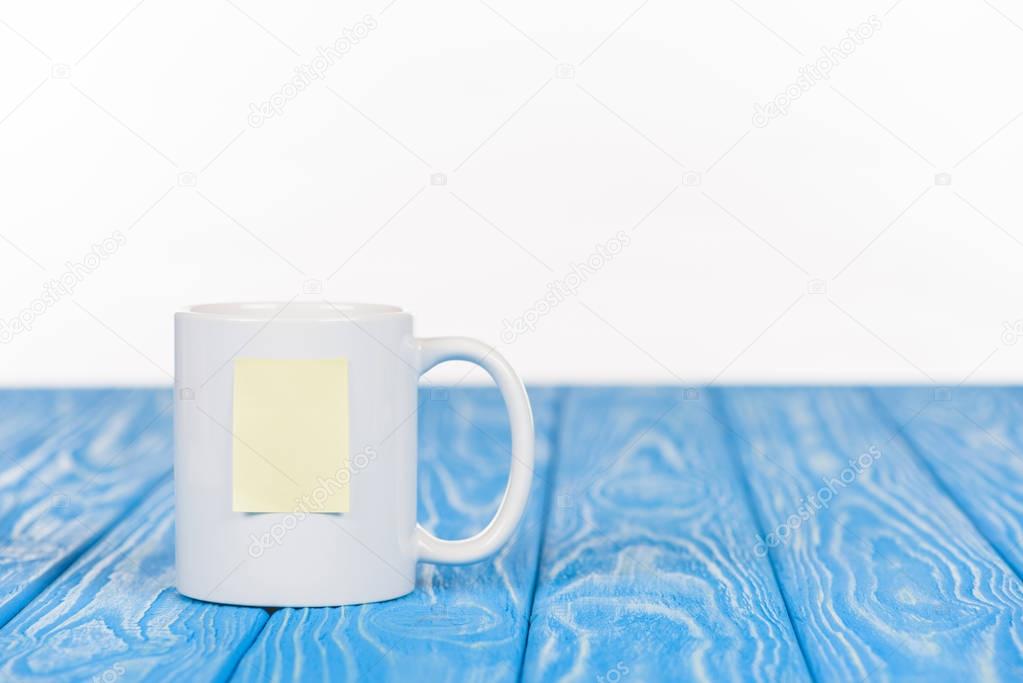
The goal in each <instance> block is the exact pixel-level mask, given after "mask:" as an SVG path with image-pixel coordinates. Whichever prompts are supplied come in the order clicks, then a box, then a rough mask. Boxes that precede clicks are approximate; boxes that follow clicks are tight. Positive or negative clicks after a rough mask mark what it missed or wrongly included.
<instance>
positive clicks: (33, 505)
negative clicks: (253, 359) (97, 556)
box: [0, 390, 171, 625]
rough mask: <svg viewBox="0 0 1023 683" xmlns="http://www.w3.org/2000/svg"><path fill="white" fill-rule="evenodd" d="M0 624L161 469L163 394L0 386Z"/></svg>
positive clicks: (165, 417) (165, 438) (164, 464)
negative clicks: (28, 388)
mask: <svg viewBox="0 0 1023 683" xmlns="http://www.w3.org/2000/svg"><path fill="white" fill-rule="evenodd" d="M0 415H2V416H3V417H2V419H0V439H2V441H0V443H2V448H3V450H2V453H3V455H2V457H0V625H2V624H4V623H6V622H7V621H8V620H9V619H10V618H11V617H12V616H13V615H14V614H16V613H17V611H18V610H19V609H21V608H22V607H23V606H24V605H25V604H26V603H27V602H28V601H29V600H30V599H31V598H32V597H34V596H35V595H37V594H38V593H39V591H41V590H42V589H43V588H44V587H45V586H46V585H47V584H48V583H50V582H51V581H52V580H53V579H54V577H56V576H57V575H58V574H59V573H60V572H61V571H63V570H64V569H65V568H66V567H67V566H68V565H69V564H70V563H71V562H72V561H73V560H74V559H75V558H76V557H78V556H79V555H80V554H81V553H82V551H83V550H85V549H86V548H88V547H89V545H90V544H92V543H93V542H94V541H95V540H96V539H97V538H99V536H100V535H101V534H102V533H103V532H104V530H106V529H107V528H109V527H110V526H111V525H112V524H113V523H114V522H115V521H116V520H117V519H118V518H120V517H121V516H122V515H123V514H124V513H125V512H126V511H127V510H128V509H129V508H131V507H132V506H134V505H135V504H136V503H137V502H138V500H139V499H140V497H141V496H142V495H143V494H144V493H145V492H146V491H147V490H148V489H150V488H151V487H152V486H153V485H154V483H155V482H156V480H157V479H158V478H159V477H160V476H162V475H164V474H166V473H167V472H168V471H169V469H170V465H171V440H170V421H171V411H170V392H169V391H166V390H137V391H127V390H118V391H88V390H79V391H17V392H12V391H7V392H0Z"/></svg>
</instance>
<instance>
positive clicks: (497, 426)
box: [235, 389, 558, 683]
mask: <svg viewBox="0 0 1023 683" xmlns="http://www.w3.org/2000/svg"><path fill="white" fill-rule="evenodd" d="M530 399H531V401H532V404H533V411H534V415H535V418H536V430H537V464H536V468H535V472H536V476H535V477H534V482H533V490H532V493H531V496H530V501H529V504H528V508H527V511H526V513H525V516H524V518H523V522H522V526H521V527H520V529H519V531H518V532H517V534H516V535H515V537H514V538H513V539H512V541H511V542H510V543H509V545H507V546H506V547H505V548H504V549H503V550H502V551H501V552H500V553H499V554H498V555H497V556H496V557H495V558H493V559H491V560H487V561H485V562H481V563H479V564H474V565H468V566H464V567H447V566H443V567H442V566H436V565H429V564H422V565H419V568H418V574H417V579H416V590H415V591H414V592H413V593H412V594H410V595H408V596H406V597H403V598H399V599H397V600H392V601H390V602H384V603H377V604H372V605H362V606H357V607H343V608H330V609H281V610H279V611H277V612H275V613H274V614H273V615H272V617H271V619H270V621H269V623H268V624H267V625H266V627H265V628H264V629H263V632H262V633H261V634H260V636H259V639H258V640H257V642H256V644H255V645H254V646H253V647H252V649H251V650H250V651H249V652H248V654H247V655H246V656H245V658H244V660H243V661H242V663H241V665H240V666H239V668H238V671H237V673H236V676H235V678H236V679H237V680H241V681H264V680H302V681H345V680H349V681H354V680H367V681H368V680H372V681H387V680H395V681H407V680H421V681H430V682H431V683H433V682H435V681H486V682H487V683H496V682H497V681H514V680H517V679H518V675H519V666H520V663H521V659H522V652H523V648H524V646H525V634H526V628H527V624H528V618H529V608H530V601H531V598H532V595H533V581H534V579H535V569H536V561H537V555H538V551H539V540H540V532H541V530H542V528H543V508H544V497H545V490H546V488H545V483H546V473H547V463H548V461H549V456H550V450H551V444H552V441H553V436H554V430H555V427H556V422H557V409H558V394H557V392H556V391H554V390H531V391H530ZM421 400H422V403H421V408H420V412H419V430H420V431H419V448H420V466H419V519H420V522H421V523H422V524H423V525H424V526H426V527H427V528H429V529H431V530H432V531H434V532H435V533H438V534H439V535H441V536H442V537H446V538H459V537H464V536H468V535H470V534H472V533H475V532H476V531H478V530H479V529H481V528H482V527H483V525H484V524H485V523H486V522H487V521H488V520H489V519H490V517H491V516H492V515H493V513H494V511H495V510H496V508H497V503H498V501H499V500H500V497H501V494H502V493H503V490H504V485H505V481H506V478H507V474H508V465H509V458H510V457H511V454H510V437H509V434H508V427H507V424H508V421H507V416H506V415H505V410H504V405H503V403H502V402H501V398H500V395H499V394H498V393H497V391H496V390H492V389H451V390H447V389H441V390H431V389H424V390H423V391H422V393H421Z"/></svg>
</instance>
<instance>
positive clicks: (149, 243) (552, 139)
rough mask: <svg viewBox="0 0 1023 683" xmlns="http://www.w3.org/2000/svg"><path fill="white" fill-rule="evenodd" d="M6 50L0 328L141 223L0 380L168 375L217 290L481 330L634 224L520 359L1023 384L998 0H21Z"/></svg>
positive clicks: (653, 375)
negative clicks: (337, 53) (189, 321)
mask: <svg viewBox="0 0 1023 683" xmlns="http://www.w3.org/2000/svg"><path fill="white" fill-rule="evenodd" d="M388 3H389V4H388ZM871 15H874V16H876V17H877V20H879V21H880V24H881V28H880V29H879V30H877V31H876V32H875V34H874V35H872V36H871V37H870V38H869V39H866V40H864V41H863V42H862V44H860V45H857V46H856V47H855V50H854V51H853V52H852V53H850V54H848V56H846V57H844V58H843V59H842V60H841V61H840V62H839V63H838V65H837V66H835V67H834V68H833V70H832V73H831V77H830V79H829V80H826V81H822V82H819V83H815V84H813V85H812V87H810V88H808V89H806V91H805V92H801V93H800V97H798V99H796V100H795V101H793V102H792V104H791V107H790V109H789V111H788V113H787V114H786V115H784V116H780V117H778V118H776V119H774V120H772V121H770V123H769V125H767V126H766V127H757V126H754V125H753V123H752V116H753V112H754V106H755V105H756V104H757V103H760V104H764V103H767V102H768V101H770V100H772V99H773V98H774V97H775V96H776V95H778V94H779V93H782V92H784V91H785V90H786V88H787V86H788V85H789V84H792V83H794V82H795V81H796V79H797V78H798V77H799V74H800V69H801V68H802V67H804V66H805V65H807V64H810V63H812V62H814V61H816V60H817V59H818V58H819V57H820V56H821V54H822V53H821V49H822V48H829V47H837V46H838V45H839V42H840V41H841V40H842V39H843V38H844V37H845V36H846V34H847V31H848V30H849V29H855V28H856V27H857V26H859V25H860V24H862V23H863V22H866V21H868V20H869V17H870V16H871ZM367 16H369V17H371V21H372V23H375V25H376V27H375V28H374V29H372V30H371V31H370V33H369V34H368V35H367V36H366V37H365V38H364V39H362V40H360V41H359V43H358V44H357V45H354V46H353V47H352V49H351V50H350V51H349V52H348V53H347V54H346V55H345V56H344V57H343V58H342V59H340V60H339V61H337V62H336V63H335V64H333V65H332V66H330V67H329V69H328V70H327V71H326V73H325V77H324V78H323V79H322V80H320V81H317V82H314V83H313V84H312V85H311V87H309V88H307V89H305V90H303V91H302V92H299V93H298V94H297V96H295V97H294V98H293V99H291V100H289V101H287V103H286V105H285V106H284V107H283V109H282V111H281V113H280V115H279V116H274V117H271V118H269V119H268V120H266V121H265V122H263V123H262V125H261V126H259V127H252V126H250V125H249V121H248V115H249V113H250V104H252V103H260V102H263V101H265V100H267V99H269V98H270V96H271V95H272V94H274V93H277V92H280V91H281V89H282V86H283V85H284V84H285V83H286V82H287V81H288V80H289V79H290V78H292V77H293V76H294V70H295V69H296V68H297V67H300V66H302V65H307V64H310V63H311V62H312V60H313V59H314V57H315V56H316V50H317V48H318V47H320V46H326V45H329V44H331V43H332V42H333V41H335V39H336V38H337V37H338V36H340V35H342V31H343V29H345V27H352V26H354V25H356V24H357V23H358V22H360V21H367V20H366V19H365V17H367ZM0 65H2V71H0V81H2V87H0V119H2V120H0V235H2V239H0V269H2V272H3V282H2V284H3V286H2V288H0V318H3V320H5V321H10V320H11V319H14V318H17V317H18V316H19V315H24V314H23V313H22V312H23V311H24V310H25V309H30V308H31V306H32V302H33V300H35V299H37V298H38V297H40V296H41V293H42V292H43V291H44V287H45V286H46V282H47V281H48V280H50V279H52V278H60V277H61V276H62V275H63V274H64V273H65V271H66V270H67V268H68V266H67V263H68V262H80V261H82V260H83V258H84V257H85V255H86V254H87V253H89V251H90V249H92V246H91V245H93V244H94V243H97V242H99V241H101V240H102V239H103V238H105V237H109V236H110V235H111V234H113V233H114V232H115V231H120V232H121V233H122V234H123V235H124V236H125V237H126V243H125V244H124V245H123V246H121V247H120V248H119V249H117V251H116V252H115V253H113V254H112V255H110V256H109V257H107V258H105V259H103V260H102V263H101V264H100V266H99V267H98V268H96V269H95V270H94V272H90V273H87V274H86V275H85V276H83V277H82V278H81V281H80V282H78V283H77V284H76V286H75V288H74V292H73V294H69V295H67V296H62V297H60V298H59V299H58V300H56V301H55V302H54V303H53V304H52V305H48V306H46V308H45V310H43V311H41V312H39V313H38V314H35V313H30V314H28V315H29V316H30V317H32V320H31V330H24V331H19V332H18V333H16V334H8V335H7V338H6V343H4V344H3V345H2V346H0V359H2V360H0V382H2V383H5V384H25V383H29V384H77V383H115V384H136V383H143V384H149V383H167V382H169V376H168V374H167V373H168V372H171V371H172V313H173V312H174V311H175V310H176V309H178V308H180V307H182V306H184V305H186V304H191V303H199V302H210V301H221V300H239V299H240V300H259V299H276V300H291V299H292V298H293V297H296V296H297V297H299V299H300V300H301V299H310V300H314V299H317V298H323V297H328V298H331V299H335V300H357V301H358V300H363V301H375V302H383V303H394V304H399V305H401V306H403V307H405V308H406V309H408V310H410V311H412V312H414V313H415V314H416V315H417V321H418V322H417V325H418V332H419V334H421V335H440V334H465V335H471V336H476V337H480V338H482V339H484V340H489V341H491V342H495V343H497V342H500V341H501V332H502V326H503V321H505V320H510V319H513V318H515V317H517V316H520V315H523V314H524V313H526V311H528V310H530V309H531V308H532V307H533V306H534V302H536V301H537V300H538V299H540V298H542V297H543V296H544V294H545V292H546V288H547V285H548V283H550V282H553V281H555V280H559V279H562V278H564V277H565V276H566V275H567V274H568V273H569V272H571V270H572V267H573V264H574V263H580V262H582V261H584V260H585V259H586V258H587V256H588V255H590V254H591V253H592V252H593V251H594V248H595V246H596V245H597V244H602V243H604V242H605V241H606V240H608V239H609V238H610V237H612V236H613V235H614V234H615V233H617V232H618V231H624V232H626V233H627V234H628V235H629V236H630V244H629V246H628V247H627V248H626V249H625V250H624V251H622V252H621V253H620V254H618V255H617V256H615V257H614V258H613V259H612V260H610V261H609V262H607V263H606V264H605V265H604V266H603V267H602V268H601V269H599V271H597V272H594V273H592V274H591V275H590V276H589V277H587V279H586V281H585V282H584V283H583V284H582V285H581V286H580V287H579V289H578V291H577V293H576V294H574V295H571V296H569V297H567V298H566V299H565V300H564V301H563V302H561V303H560V304H559V305H557V306H556V307H554V308H553V309H552V310H550V311H548V312H547V313H546V314H545V315H543V316H542V317H540V318H539V320H538V321H537V323H536V326H535V330H533V331H531V332H529V333H527V334H523V335H521V336H519V337H518V338H516V339H515V340H514V341H512V342H511V343H500V344H499V348H500V349H501V351H502V352H503V353H504V354H506V356H507V357H508V358H509V359H510V360H511V361H512V363H513V364H514V365H515V366H516V367H517V368H519V370H520V371H521V372H522V374H523V375H524V376H525V378H526V379H527V381H532V382H587V383H591V382H630V381H632V382H640V381H642V382H683V383H698V382H709V381H714V382H718V383H738V382H856V383H862V382H924V383H929V382H935V383H938V384H950V385H951V384H958V383H959V382H962V381H970V382H1003V381H1020V380H1021V379H1023V342H1021V343H1019V344H1017V343H1015V342H1016V339H1017V334H1018V333H1023V324H1021V325H1019V326H1017V324H1016V321H1018V320H1020V319H1023V300H1021V299H1023V289H1021V278H1020V274H1021V273H1023V269H1021V267H1020V263H1021V258H1023V243H1021V240H1023V203H1021V202H1020V196H1021V194H1020V187H1021V183H1023V165H1021V163H1020V159H1021V152H1023V119H1021V118H1020V115H1021V113H1023V88H1021V87H1020V66H1021V65H1023V9H1021V8H1020V7H1019V5H1018V4H1015V3H1011V2H1008V1H1007V0H991V2H986V1H985V0H949V1H942V0H939V1H937V2H924V0H900V1H898V2H895V1H894V0H886V1H885V2H880V3H879V2H863V3H839V2H824V3H810V4H808V3H805V2H792V1H790V2H774V3H767V2H761V1H755V0H740V1H739V2H731V1H729V2H718V3H707V2H669V1H668V0H649V1H647V2H643V0H631V1H629V2H583V1H581V0H578V1H573V2H557V3H550V2H535V1H531V2H518V3H515V2H509V1H506V0H487V2H481V1H479V0H453V1H449V2H431V3H426V2H414V1H413V0H396V1H395V2H390V0H384V1H382V2H357V3H345V4H341V3H333V2H289V3H275V2H255V1H252V0H238V1H237V2H225V1H222V0H202V1H199V0H185V1H183V2H169V1H168V0H143V1H142V2H138V0H126V1H124V2H110V1H104V2H93V3H73V2H66V3H46V2H38V3H36V2H33V3H11V2H4V3H3V4H0ZM437 173H439V174H443V175H444V177H445V178H446V184H443V185H436V184H431V176H433V174H437ZM939 174H948V175H947V176H941V177H943V178H946V179H947V180H950V184H945V183H944V182H940V183H936V176H938V175H939ZM316 281H321V282H322V283H323V284H322V286H323V293H322V294H315V293H303V288H306V289H315V288H316ZM814 281H821V282H816V283H815V282H814ZM821 289H823V292H822V291H820V290H821ZM446 372H447V374H446V375H445V377H446V378H449V379H456V380H457V379H460V378H461V377H462V376H463V372H462V369H461V368H452V369H448V370H447V371H446ZM472 379H475V378H472Z"/></svg>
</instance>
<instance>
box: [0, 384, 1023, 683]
mask: <svg viewBox="0 0 1023 683" xmlns="http://www.w3.org/2000/svg"><path fill="white" fill-rule="evenodd" d="M531 396H532V398H533V401H534V409H535V412H536V416H537V428H538V429H537V431H538V442H539V450H538V456H539V458H538V464H537V467H536V477H535V480H534V488H533V497H532V499H531V502H530V506H529V510H528V511H527V514H526V518H525V520H524V522H523V525H522V526H521V528H520V530H519V532H518V533H517V535H516V537H515V538H514V540H513V542H512V544H511V545H509V546H508V547H507V548H506V549H505V550H504V551H503V552H502V553H501V554H500V555H499V556H498V557H497V558H496V560H494V561H491V562H487V563H483V564H479V565H472V566H469V567H459V568H452V567H434V566H430V565H421V566H420V568H419V571H418V577H417V590H416V592H414V593H413V594H411V595H410V596H407V597H405V598H402V599H399V600H395V601H391V602H387V603H381V604H376V605H367V606H361V607H354V608H337V609H304V610H302V609H299V610H292V609H286V610H278V611H276V612H274V613H273V614H269V613H268V612H267V611H265V610H261V609H258V608H239V607H230V606H220V605H213V604H208V603H200V602H196V601H193V600H190V599H187V598H184V597H182V596H180V595H179V594H177V592H176V591H175V590H174V589H173V533H172V531H173V523H172V504H173V499H172V495H171V483H170V482H171V480H170V477H169V468H170V451H171V425H170V413H169V404H170V394H169V392H168V391H165V390H136V391H125V390H89V391H69V390H60V391H42V390H31V391H26V390H19V391H11V390H8V391H0V626H2V628H0V680H4V681H6V680H55V681H56V680H61V681H63V680H103V681H113V680H117V681H133V680H171V679H176V680H187V681H193V680H195V681H202V680H226V679H237V680H245V681H250V680H251V681H255V680H260V681H262V680H283V681H289V680H330V681H334V680H346V679H351V680H354V679H357V678H358V679H362V680H409V679H419V680H424V681H426V680H429V681H434V680H459V681H461V680H486V681H502V680H519V679H522V680H579V681H587V680H597V681H609V682H611V683H617V682H618V681H629V680H633V681H650V680H708V681H721V680H767V681H774V680H795V681H802V680H821V681H832V680H839V681H845V680H858V679H869V680H871V681H875V680H878V681H880V680H893V681H894V680H957V681H958V680H1006V681H1018V680H1023V584H1021V582H1020V580H1019V576H1020V573H1021V571H1023V550H1021V548H1023V544H1021V542H1020V541H1021V540H1023V392H1021V391H1020V390H1018V389H994V388H969V389H967V388H955V389H952V390H938V391H936V390H935V389H934V388H917V387H910V388H902V389H891V388H886V389H877V390H870V389H815V388H801V389H715V390H713V391H709V392H694V391H682V390H681V389H674V388H667V387H664V388H646V389H639V388H592V389H567V388H566V389H553V388H552V389H544V390H533V391H531ZM421 400H422V401H423V403H422V407H421V410H420V415H419V422H420V451H421V466H420V473H419V474H420V513H419V514H420V518H421V519H422V520H423V521H424V524H426V525H427V526H429V527H431V528H433V529H434V530H436V531H437V532H439V533H440V534H441V535H446V536H458V535H463V534H466V533H469V532H472V531H474V530H476V529H478V528H479V527H480V526H481V524H482V523H483V522H484V521H485V520H486V519H487V518H488V517H489V516H490V514H491V513H492V512H493V509H494V507H495V505H496V503H497V499H498V497H499V495H500V492H501V488H502V487H503V484H504V477H505V474H506V472H507V466H508V458H509V457H510V454H509V453H508V450H507V449H508V436H507V431H506V430H507V420H506V417H505V416H504V412H503V408H502V406H501V402H500V398H499V396H498V395H497V393H496V391H494V390H490V389H451V390H447V391H436V390H424V391H423V392H422V393H421ZM861 457H862V458H863V459H862V460H861V459H860V458H861ZM850 459H853V461H854V462H853V463H850ZM847 470H848V471H849V472H851V474H850V475H849V476H848V481H844V480H843V477H846V474H847V472H846V471H847ZM829 482H830V483H829ZM836 482H837V483H836ZM827 488H830V489H831V490H832V492H831V493H830V494H822V491H823V490H824V489H827ZM824 496H826V497H827V501H826V503H825V504H822V502H823V498H824Z"/></svg>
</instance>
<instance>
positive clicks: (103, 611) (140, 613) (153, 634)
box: [0, 477, 267, 681]
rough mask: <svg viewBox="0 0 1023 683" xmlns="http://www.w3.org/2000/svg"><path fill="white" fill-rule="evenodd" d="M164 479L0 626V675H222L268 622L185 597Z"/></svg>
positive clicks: (262, 615)
mask: <svg viewBox="0 0 1023 683" xmlns="http://www.w3.org/2000/svg"><path fill="white" fill-rule="evenodd" d="M173 503H174V498H173V486H172V481H171V479H170V477H166V478H165V479H164V481H163V483H162V484H160V486H159V487H158V488H157V489H156V490H155V491H154V492H153V493H152V495H150V496H149V497H147V499H146V501H145V502H144V503H143V504H142V505H141V506H140V507H139V508H137V509H136V510H134V511H133V512H132V513H131V515H129V516H128V517H127V518H125V519H124V520H123V521H122V522H120V523H119V524H118V525H117V526H116V527H114V529H113V530H112V531H111V532H110V533H109V534H108V535H106V536H105V537H104V538H103V540H102V541H101V542H100V543H98V544H97V545H96V546H95V547H94V548H92V549H91V550H90V551H88V552H87V553H85V555H83V556H82V557H81V558H80V559H79V560H78V561H77V562H75V563H74V564H73V565H72V566H71V567H70V568H69V569H68V570H67V571H66V572H64V574H62V575H61V576H60V577H59V578H58V579H57V580H56V582H55V583H53V584H52V585H50V586H49V587H48V588H47V589H46V590H45V591H43V592H42V593H41V594H40V595H39V596H38V597H37V598H36V599H35V600H33V601H32V602H31V603H30V604H29V605H28V607H26V608H25V609H23V610H22V611H21V612H20V613H19V614H18V615H17V616H16V617H15V618H14V619H12V620H11V621H10V622H9V623H8V624H7V625H6V626H5V627H4V628H3V629H2V630H0V680H4V681H20V680H25V681H68V680H100V681H104V680H109V681H113V680H125V681H138V680H147V681H150V680H154V681H217V680H224V679H225V678H226V677H227V676H228V675H229V674H230V672H231V671H232V669H233V668H234V666H235V665H236V663H237V661H238V659H239V658H240V657H241V655H242V653H243V652H244V651H245V650H246V648H247V647H248V646H249V644H251V642H252V640H253V639H254V638H255V636H256V633H258V632H259V629H260V627H261V626H262V625H263V624H264V623H265V622H266V619H267V615H266V612H265V611H264V610H262V609H258V608H245V607H229V606H221V605H212V604H209V603H204V602H199V601H196V600H192V599H190V598H185V597H182V596H181V595H180V594H179V593H178V592H177V591H176V590H175V589H174V587H173V585H174V514H173Z"/></svg>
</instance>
